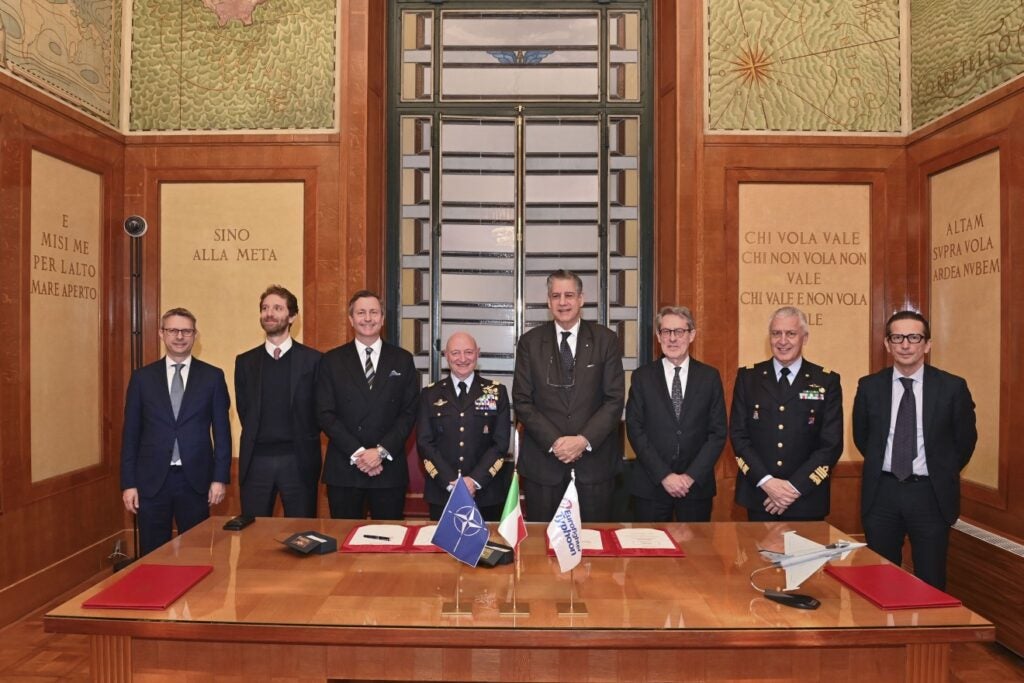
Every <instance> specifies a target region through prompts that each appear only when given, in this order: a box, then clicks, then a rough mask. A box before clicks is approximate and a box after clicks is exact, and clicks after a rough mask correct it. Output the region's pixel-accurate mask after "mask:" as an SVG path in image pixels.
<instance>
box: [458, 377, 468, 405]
mask: <svg viewBox="0 0 1024 683" xmlns="http://www.w3.org/2000/svg"><path fill="white" fill-rule="evenodd" d="M467 393H469V388H468V387H466V383H465V382H459V407H460V408H465V407H466V399H467V398H468V396H467V395H466V394H467Z"/></svg>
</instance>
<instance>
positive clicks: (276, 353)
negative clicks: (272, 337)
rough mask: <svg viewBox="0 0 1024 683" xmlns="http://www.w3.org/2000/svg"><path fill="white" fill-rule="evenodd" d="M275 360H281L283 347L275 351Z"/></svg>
mask: <svg viewBox="0 0 1024 683" xmlns="http://www.w3.org/2000/svg"><path fill="white" fill-rule="evenodd" d="M274 360H281V347H277V348H275V349H274Z"/></svg>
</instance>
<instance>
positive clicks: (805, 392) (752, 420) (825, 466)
mask: <svg viewBox="0 0 1024 683" xmlns="http://www.w3.org/2000/svg"><path fill="white" fill-rule="evenodd" d="M729 438H730V440H731V442H732V447H733V452H734V453H735V454H736V464H737V466H738V467H739V474H738V476H737V479H736V502H737V503H739V504H740V505H742V506H744V507H746V508H748V509H756V510H760V509H762V508H763V506H764V500H765V498H766V497H767V494H765V493H764V491H762V490H761V489H760V488H758V486H757V484H758V482H759V481H761V479H763V478H764V477H765V476H772V477H777V478H779V479H785V480H787V481H789V483H791V484H792V485H793V486H794V487H795V488H796V489H797V491H799V492H800V497H799V498H797V499H796V501H794V503H793V504H792V505H790V506H789V508H788V509H787V510H786V512H785V513H784V514H783V515H782V517H783V518H785V517H787V516H793V517H812V518H813V517H824V516H825V515H827V514H828V511H829V482H830V481H831V479H830V475H831V474H832V468H833V467H834V466H835V464H836V461H837V460H839V456H840V455H841V454H842V452H843V438H844V437H843V390H842V386H841V385H840V383H839V375H838V374H837V373H835V372H831V371H829V370H826V369H824V368H822V367H821V366H820V365H815V364H814V363H810V362H808V361H807V359H806V358H805V359H803V363H802V364H801V366H800V371H799V372H798V373H797V376H796V377H795V378H794V379H793V381H792V383H791V384H790V385H789V386H788V387H786V386H782V385H780V384H779V383H778V381H777V380H776V377H775V368H774V366H773V365H772V361H771V359H769V360H767V361H763V362H761V363H757V364H756V365H752V366H748V367H746V368H740V370H739V372H738V373H737V375H736V386H735V387H734V388H733V397H732V411H731V413H730V421H729Z"/></svg>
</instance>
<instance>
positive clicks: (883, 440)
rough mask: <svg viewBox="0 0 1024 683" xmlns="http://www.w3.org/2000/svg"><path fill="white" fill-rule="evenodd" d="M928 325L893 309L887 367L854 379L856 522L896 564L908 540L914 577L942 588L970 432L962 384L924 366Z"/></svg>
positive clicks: (973, 435) (970, 406)
mask: <svg viewBox="0 0 1024 683" xmlns="http://www.w3.org/2000/svg"><path fill="white" fill-rule="evenodd" d="M930 339H931V330H930V328H929V326H928V320H927V319H926V318H925V317H924V316H923V315H921V314H920V313H917V312H916V311H900V312H899V313H896V314H894V315H893V316H892V317H891V318H889V321H888V322H887V323H886V324H885V342H884V343H885V348H886V350H887V351H888V352H889V354H890V355H891V356H892V360H893V365H892V367H891V368H885V369H883V370H881V371H879V372H876V373H875V374H873V375H868V376H866V377H862V378H861V380H860V382H859V383H858V384H857V396H856V398H855V399H854V402H853V440H854V443H856V444H857V448H858V450H860V452H861V454H862V455H863V456H864V472H863V478H862V482H861V519H862V521H863V523H864V535H865V536H866V537H867V542H868V547H869V548H871V549H872V550H874V551H875V552H876V553H878V554H879V555H881V556H882V557H884V558H886V559H887V560H889V561H891V562H893V563H894V564H896V565H901V564H902V562H903V540H904V538H905V537H907V536H909V537H910V550H911V553H912V555H913V559H914V574H916V575H917V576H918V577H919V578H921V579H922V580H924V581H927V582H928V583H930V584H931V585H933V586H935V587H936V588H940V589H944V588H945V586H946V551H947V549H948V547H949V527H950V526H952V525H953V524H954V523H955V522H956V519H957V517H958V516H959V515H960V470H962V469H963V468H964V467H965V466H966V465H967V462H968V461H969V460H970V459H971V455H973V453H974V446H975V444H976V443H977V441H978V430H977V427H976V421H975V414H974V400H973V399H972V398H971V392H970V390H969V389H968V388H967V382H965V381H964V380H963V379H962V378H960V377H957V376H956V375H951V374H949V373H948V372H943V371H942V370H939V369H937V368H933V367H932V366H930V365H925V362H924V357H925V355H926V354H927V353H928V352H929V351H930V350H931V341H930Z"/></svg>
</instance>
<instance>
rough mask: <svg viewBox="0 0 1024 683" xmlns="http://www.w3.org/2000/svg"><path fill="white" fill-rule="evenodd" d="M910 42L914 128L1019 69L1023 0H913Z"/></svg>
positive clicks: (1023, 63)
mask: <svg viewBox="0 0 1024 683" xmlns="http://www.w3.org/2000/svg"><path fill="white" fill-rule="evenodd" d="M910 46H911V66H912V68H911V74H912V76H911V80H910V83H911V102H912V111H913V115H912V118H913V125H914V127H915V128H918V127H920V126H923V125H924V124H926V123H928V122H929V121H932V120H934V119H936V118H938V117H940V116H942V115H943V114H945V113H946V112H948V111H951V110H952V109H955V108H956V107H959V106H961V105H963V104H966V103H967V102H969V101H971V100H973V99H974V98H976V97H978V96H979V95H983V94H985V93H986V92H988V91H989V90H992V89H993V88H995V87H997V86H999V85H1002V84H1003V83H1005V82H1006V81H1009V80H1010V79H1012V78H1014V77H1015V76H1017V75H1019V74H1020V73H1021V72H1022V71H1024V2H1022V1H1021V0H972V2H963V1H962V0H913V1H912V2H911V5H910Z"/></svg>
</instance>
